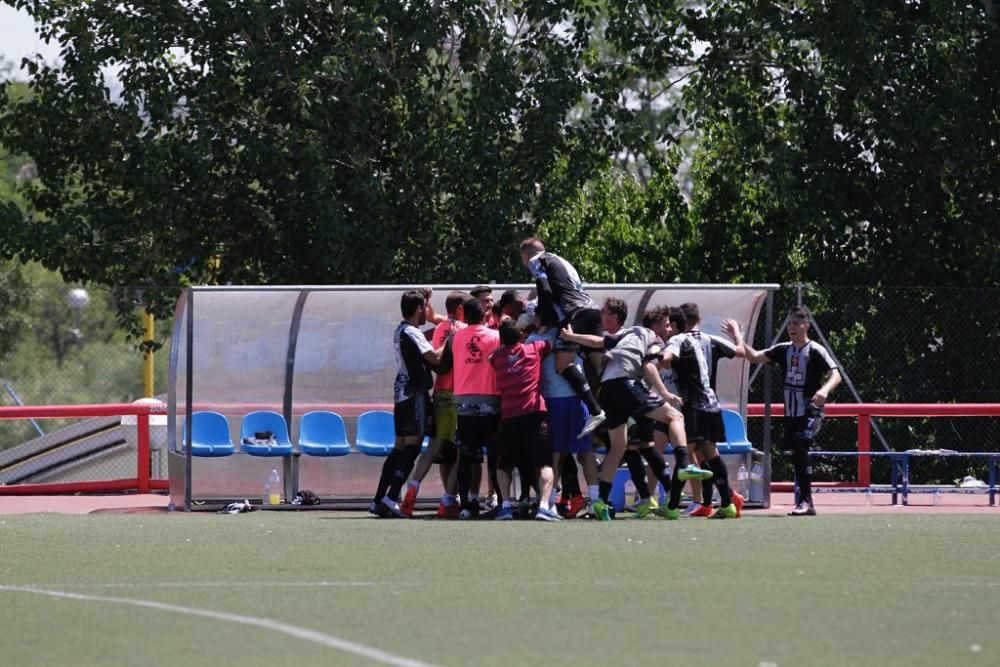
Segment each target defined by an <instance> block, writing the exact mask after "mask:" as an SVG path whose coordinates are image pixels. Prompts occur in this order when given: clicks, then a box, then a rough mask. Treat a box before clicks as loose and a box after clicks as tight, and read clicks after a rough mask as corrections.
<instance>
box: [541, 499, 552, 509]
mask: <svg viewBox="0 0 1000 667" xmlns="http://www.w3.org/2000/svg"><path fill="white" fill-rule="evenodd" d="M538 509H542V510H548V509H550V507H549V501H548V499H546V498H541V499H539V501H538Z"/></svg>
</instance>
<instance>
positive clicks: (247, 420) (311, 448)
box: [184, 410, 751, 456]
mask: <svg viewBox="0 0 1000 667" xmlns="http://www.w3.org/2000/svg"><path fill="white" fill-rule="evenodd" d="M191 417H192V422H191V426H192V436H191V439H192V441H193V445H192V447H191V454H192V455H193V456H230V455H231V454H233V453H235V452H236V448H235V447H234V446H233V441H232V438H231V437H230V435H229V421H228V420H227V419H226V417H225V415H222V414H219V413H218V412H195V413H194V414H192V415H191ZM722 418H723V422H724V423H725V426H726V437H727V440H728V442H720V443H718V448H719V452H720V453H721V454H741V453H747V452H749V451H750V450H751V444H750V441H749V440H748V439H747V433H746V425H745V424H744V422H743V418H742V417H741V416H740V414H739V413H738V412H735V411H733V410H723V411H722ZM266 431H270V432H271V434H272V437H273V439H274V443H273V444H261V443H256V442H253V441H252V440H251V442H247V439H253V438H254V435H255V434H256V433H259V432H266ZM184 433H187V431H186V430H185V431H184ZM240 440H241V445H240V449H241V450H242V451H243V452H245V453H247V454H250V455H252V456H289V455H291V454H293V453H294V448H293V446H292V442H291V438H290V437H289V435H288V424H287V423H285V418H284V417H283V416H282V415H280V414H278V413H277V412H271V411H267V410H261V411H257V412H251V413H249V414H246V415H244V416H243V418H242V420H241V422H240ZM394 441H395V427H394V425H393V418H392V413H391V412H386V411H384V410H374V411H371V412H365V413H363V414H362V415H361V416H359V417H358V435H357V440H356V442H355V445H356V448H357V451H359V452H361V453H362V454H367V455H369V456H387V455H388V454H389V451H390V450H391V449H392V447H393V444H394ZM425 445H426V441H425ZM299 451H300V452H301V453H303V454H308V455H310V456H346V455H347V454H350V453H351V443H350V442H348V440H347V429H346V428H345V426H344V420H343V418H342V417H341V416H340V415H338V414H337V413H335V412H328V411H325V410H317V411H314V412H307V413H306V414H304V415H302V420H301V422H300V423H299Z"/></svg>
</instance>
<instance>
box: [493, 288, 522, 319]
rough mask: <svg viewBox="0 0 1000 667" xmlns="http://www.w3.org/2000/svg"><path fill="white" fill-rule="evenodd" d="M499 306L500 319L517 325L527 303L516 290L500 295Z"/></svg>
mask: <svg viewBox="0 0 1000 667" xmlns="http://www.w3.org/2000/svg"><path fill="white" fill-rule="evenodd" d="M497 305H498V306H500V319H501V321H502V320H514V322H515V323H516V322H517V320H518V318H519V317H521V314H522V313H523V312H524V309H525V306H526V305H527V302H526V301H525V300H524V297H523V296H522V295H521V293H520V292H518V291H517V290H516V289H509V290H507V291H505V292H504V293H503V294H501V295H500V300H499V301H497Z"/></svg>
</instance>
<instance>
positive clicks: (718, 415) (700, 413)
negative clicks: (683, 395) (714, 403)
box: [681, 405, 726, 443]
mask: <svg viewBox="0 0 1000 667" xmlns="http://www.w3.org/2000/svg"><path fill="white" fill-rule="evenodd" d="M681 413H682V414H683V415H684V433H686V434H687V441H688V442H689V443H693V442H726V426H725V424H723V423H722V412H721V411H720V412H707V411H705V410H699V409H698V408H695V407H693V406H690V405H685V406H684V407H682V408H681Z"/></svg>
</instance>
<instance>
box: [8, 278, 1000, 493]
mask: <svg viewBox="0 0 1000 667" xmlns="http://www.w3.org/2000/svg"><path fill="white" fill-rule="evenodd" d="M80 289H81V288H75V287H67V286H65V285H59V286H52V287H32V288H27V289H23V290H21V291H20V292H19V293H18V294H15V295H10V296H9V298H7V300H6V301H5V304H6V308H5V312H3V313H0V380H2V385H0V405H14V404H16V403H17V402H23V403H25V404H29V405H31V404H35V405H39V404H59V403H66V404H80V403H108V402H130V401H132V400H135V399H137V398H140V397H141V396H142V395H143V354H142V351H141V350H140V349H139V342H140V341H139V340H137V339H132V338H130V337H129V336H128V335H127V334H126V333H125V332H124V331H123V330H122V328H121V326H120V323H119V322H118V321H117V320H116V318H115V302H114V299H113V296H112V295H111V294H110V293H108V292H106V291H103V290H100V289H93V288H91V289H88V290H86V291H85V292H81V291H79V290H80ZM800 296H801V300H802V303H804V304H805V305H807V306H809V308H810V309H811V310H812V311H813V315H814V317H815V320H816V322H817V324H818V325H819V329H820V330H821V331H822V333H823V334H825V336H826V338H827V340H828V341H829V344H830V349H831V351H832V352H833V353H834V354H835V355H836V357H837V358H838V360H839V361H840V362H841V364H842V367H843V370H844V371H846V376H847V378H849V379H850V380H851V382H852V383H853V385H854V387H855V388H856V389H857V392H858V394H859V395H860V397H861V399H862V400H863V401H865V402H872V403H874V402H886V403H898V402H910V403H937V402H968V403H982V402H991V401H995V400H996V399H995V390H994V382H993V378H992V371H993V363H994V361H995V360H997V359H1000V306H998V305H997V304H998V301H1000V290H996V289H957V288H871V287H816V286H805V287H802V288H795V287H787V288H784V289H782V290H780V291H779V292H777V293H776V294H775V305H774V313H775V317H774V326H775V333H776V334H777V335H779V337H780V338H782V339H783V338H784V334H783V332H782V331H781V330H780V325H781V323H782V320H783V318H784V314H785V313H786V312H787V310H788V308H789V307H790V306H792V305H794V304H795V303H796V302H797V300H798V298H799V297H800ZM138 317H139V309H138V308H137V309H136V318H138ZM170 324H171V323H170V322H168V321H158V322H157V323H156V341H157V342H159V343H162V344H164V347H162V348H161V349H160V351H159V352H157V353H156V355H155V358H156V362H155V380H154V393H157V394H160V393H162V392H163V391H165V388H166V384H165V379H166V372H167V362H168V358H167V356H168V349H169V346H168V345H166V343H167V342H168V337H169V335H170ZM819 333H820V332H819V331H818V330H816V329H814V330H813V332H812V336H813V337H814V338H820V336H819ZM755 341H756V343H757V345H758V347H763V346H764V345H765V336H764V322H763V318H761V321H760V323H759V327H758V331H757V334H756V336H755ZM845 380H846V378H845ZM831 398H832V400H834V401H837V402H841V403H844V402H850V401H852V400H853V396H852V394H851V391H850V390H849V388H848V386H847V382H846V381H845V383H844V385H843V386H842V387H841V388H840V389H839V390H838V391H837V393H836V394H835V395H834V396H833V397H831ZM762 400H763V377H762V376H761V375H758V377H757V379H756V381H755V382H754V383H753V384H752V385H751V390H750V401H751V402H761V401H762ZM772 400H773V401H775V402H779V403H780V401H781V383H780V382H779V381H776V382H774V395H773V396H772ZM112 421H113V420H112ZM73 423H76V420H45V421H38V422H37V428H36V425H35V424H33V423H31V422H30V421H27V420H17V421H14V420H11V421H0V454H2V453H3V452H4V450H10V449H11V448H15V447H19V446H22V445H23V443H26V442H30V441H33V440H34V439H36V438H38V437H39V436H40V432H39V430H38V429H40V430H41V432H43V433H45V434H49V435H51V434H53V433H54V432H57V431H58V430H59V429H61V428H64V427H66V426H67V425H69V424H73ZM875 424H876V426H877V429H878V432H879V433H881V435H882V436H883V437H884V439H885V441H886V443H887V444H888V446H889V447H890V448H891V449H894V450H905V449H909V448H923V449H932V448H946V449H954V450H957V451H1000V419H993V418H978V417H961V418H934V419H884V418H883V419H878V420H875ZM95 426H100V425H95ZM749 431H750V438H751V440H752V441H754V442H756V443H760V442H762V439H763V438H762V420H760V419H751V420H749ZM774 435H775V443H776V444H775V447H774V448H773V449H774V452H775V456H774V459H773V478H774V479H777V480H781V479H786V480H787V479H790V478H791V466H790V464H789V462H788V458H787V457H786V456H785V455H784V454H783V453H782V452H781V449H782V447H781V444H780V443H781V436H782V433H781V426H780V423H779V424H778V426H777V427H776V429H775V434H774ZM67 440H70V438H67ZM817 445H818V446H819V447H822V448H823V449H828V450H839V451H854V450H855V449H856V447H857V425H856V421H855V420H853V419H828V420H827V423H826V425H825V426H824V428H823V431H822V433H821V434H820V437H819V440H818V443H817ZM872 447H873V449H875V450H876V451H877V450H879V449H881V448H882V443H881V442H880V439H879V437H878V433H875V432H873V434H872ZM67 449H68V447H67V446H62V447H53V448H52V449H51V450H50V453H48V454H43V455H42V456H57V455H63V454H65V452H66V450H67ZM815 463H816V465H817V468H818V471H817V479H820V480H831V481H834V480H852V479H854V478H855V474H856V469H857V463H856V461H855V460H853V459H848V458H831V459H821V460H817V461H816V462H815ZM123 465H125V464H123ZM128 465H129V466H130V467H129V468H128V471H127V472H123V474H122V475H121V476H125V477H127V476H131V475H133V474H134V461H131V462H129V464H128ZM106 468H107V465H105V466H104V467H100V466H94V467H93V468H92V469H94V470H101V474H102V475H103V476H104V478H107V477H108V474H109V471H108V470H106ZM80 474H83V473H80ZM967 474H972V475H975V476H977V477H978V478H979V479H984V478H985V475H986V471H985V463H982V462H981V461H980V462H970V461H969V460H966V459H956V458H949V459H938V458H934V457H926V458H921V459H919V460H916V461H914V464H913V470H912V471H911V481H912V482H914V483H949V482H952V481H953V480H955V479H957V478H959V477H962V476H964V475H967ZM114 476H115V475H112V477H114ZM872 476H873V480H874V481H875V482H879V483H885V482H888V479H889V463H888V461H886V460H885V459H880V458H876V459H875V460H873V463H872ZM94 479H96V477H95V478H94Z"/></svg>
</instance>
